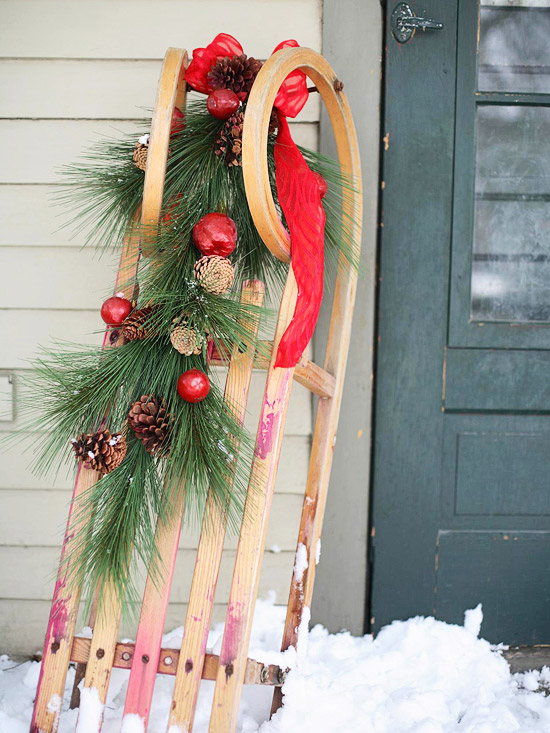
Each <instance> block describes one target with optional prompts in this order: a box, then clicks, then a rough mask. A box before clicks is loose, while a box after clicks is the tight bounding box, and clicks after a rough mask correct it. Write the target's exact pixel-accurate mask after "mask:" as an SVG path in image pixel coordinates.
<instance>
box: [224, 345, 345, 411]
mask: <svg viewBox="0 0 550 733" xmlns="http://www.w3.org/2000/svg"><path fill="white" fill-rule="evenodd" d="M272 350H273V341H261V342H260V348H259V352H260V353H259V354H257V355H256V358H255V359H254V369H267V368H268V367H269V360H270V358H271V357H270V356H268V355H270V354H271V352H272ZM210 363H211V364H212V366H224V365H225V363H226V360H224V359H223V358H222V357H221V356H220V354H218V353H217V352H214V355H213V357H212V360H211V362H210ZM294 380H295V381H296V382H298V384H301V385H303V386H304V387H306V388H307V389H309V390H310V392H313V394H316V395H317V396H318V397H324V398H326V397H332V395H333V394H334V390H335V384H336V379H335V378H334V377H333V376H332V374H329V373H328V372H327V371H325V369H323V368H322V367H320V366H318V365H317V364H315V363H314V362H313V361H310V360H309V359H307V358H306V357H305V356H304V357H302V358H301V359H300V361H299V362H298V364H297V365H296V367H295V368H294Z"/></svg>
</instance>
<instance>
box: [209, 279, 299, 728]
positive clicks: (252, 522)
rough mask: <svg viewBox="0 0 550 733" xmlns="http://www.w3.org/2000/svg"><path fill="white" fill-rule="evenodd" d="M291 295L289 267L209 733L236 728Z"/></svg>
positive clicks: (284, 378) (271, 478)
mask: <svg viewBox="0 0 550 733" xmlns="http://www.w3.org/2000/svg"><path fill="white" fill-rule="evenodd" d="M296 295H297V287H296V280H295V278H294V273H293V271H292V267H290V269H289V273H288V277H287V281H286V285H285V289H284V292H283V297H282V299H281V305H280V308H279V317H278V320H277V328H276V331H275V339H274V343H273V346H274V348H273V353H272V355H271V363H270V365H269V369H268V372H267V380H266V386H265V392H264V398H263V404H262V409H261V412H260V420H259V424H258V434H257V437H256V448H255V453H254V459H253V461H252V469H251V472H250V482H249V488H248V494H247V500H246V505H245V510H244V518H243V523H242V525H241V533H240V536H239V542H238V545H237V552H236V557H235V566H234V569H233V580H232V582H231V590H230V593H229V601H228V609H227V617H226V621H225V629H224V634H223V640H222V647H221V651H220V665H219V668H218V676H217V679H216V689H215V691H214V701H213V704H212V715H211V718H210V731H211V733H221V731H233V730H234V729H235V728H236V725H237V715H238V710H239V702H240V698H241V692H242V685H243V683H244V676H245V671H246V663H247V654H248V643H249V640H250V632H251V629H252V619H253V615H254V604H255V602H256V597H257V595H258V583H259V580H260V569H261V563H262V556H263V551H264V547H265V539H266V535H267V526H268V522H269V513H270V509H271V501H272V498H273V489H274V486H275V478H276V475H277V465H278V461H279V455H280V451H281V444H282V439H283V433H284V427H285V420H286V414H287V410H288V403H289V399H290V392H291V388H292V373H293V371H294V370H293V369H281V368H277V369H276V368H275V358H276V356H277V347H278V344H279V342H280V340H281V338H282V336H283V333H284V332H285V330H286V328H287V326H288V325H289V323H290V321H291V319H292V315H293V313H294V307H295V305H296Z"/></svg>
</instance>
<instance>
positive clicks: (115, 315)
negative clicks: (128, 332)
mask: <svg viewBox="0 0 550 733" xmlns="http://www.w3.org/2000/svg"><path fill="white" fill-rule="evenodd" d="M132 310H133V308H132V304H131V303H130V301H129V300H127V299H126V298H125V297H124V293H117V294H116V295H113V297H112V298H107V300H106V301H105V303H103V305H102V306H101V317H102V318H103V320H104V321H105V323H106V324H107V325H108V326H122V324H123V322H124V321H125V320H126V318H127V317H128V316H129V315H130V313H131V312H132Z"/></svg>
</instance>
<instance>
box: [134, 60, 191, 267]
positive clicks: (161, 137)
mask: <svg viewBox="0 0 550 733" xmlns="http://www.w3.org/2000/svg"><path fill="white" fill-rule="evenodd" d="M186 67H187V52H186V51H183V50H182V49H180V48H169V49H168V51H167V52H166V55H165V57H164V62H163V65H162V69H161V72H160V80H159V85H158V88H157V98H156V100H155V107H154V109H153V117H152V119H151V136H150V138H149V151H148V153H147V166H146V169H145V181H144V184H143V205H142V225H143V245H142V246H143V254H144V255H145V256H147V257H148V256H149V255H150V254H151V251H150V247H149V244H148V243H149V242H150V241H154V239H155V237H156V235H157V227H158V224H159V218H160V211H161V208H162V197H163V193H164V178H165V176H166V161H167V160H168V145H169V143H170V133H171V124H172V113H173V111H174V107H177V108H178V109H183V108H184V107H185V94H186V84H185V79H184V74H185V69H186Z"/></svg>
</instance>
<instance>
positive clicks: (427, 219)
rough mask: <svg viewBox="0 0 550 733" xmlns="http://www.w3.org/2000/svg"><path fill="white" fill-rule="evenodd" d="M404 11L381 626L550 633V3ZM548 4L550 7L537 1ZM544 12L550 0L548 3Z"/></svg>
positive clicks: (383, 460) (385, 243)
mask: <svg viewBox="0 0 550 733" xmlns="http://www.w3.org/2000/svg"><path fill="white" fill-rule="evenodd" d="M395 5H396V3H394V2H388V4H387V11H386V12H387V17H388V23H387V36H386V39H385V48H386V72H385V122H384V135H385V137H384V152H383V156H384V158H383V195H382V217H381V218H382V229H381V247H380V270H379V276H380V282H379V303H378V334H379V338H378V350H377V368H376V401H375V443H374V464H373V465H374V468H373V481H374V483H373V528H372V536H373V542H372V553H371V562H372V576H371V577H372V593H371V599H370V609H371V617H372V618H371V621H372V626H373V628H374V629H375V630H376V629H378V628H380V627H381V626H382V625H384V624H386V623H388V622H390V621H391V620H393V619H396V618H407V617H410V616H412V615H416V614H423V615H432V614H434V615H435V616H436V617H437V618H440V619H442V620H445V621H450V622H454V623H461V622H462V620H463V614H464V611H465V610H466V609H468V608H471V607H472V606H474V605H476V604H477V603H478V602H480V601H481V602H482V603H483V610H484V615H485V619H484V623H483V627H482V633H483V635H484V636H485V637H486V638H488V639H490V640H491V641H494V642H499V641H505V642H508V643H528V644H532V643H541V642H549V641H550V570H549V568H550V216H549V211H550V208H549V207H550V42H549V40H548V39H550V8H549V7H548V5H549V4H548V3H541V2H540V1H539V2H536V3H535V2H532V3H530V2H527V1H526V0H522V1H521V2H520V1H519V0H516V2H510V1H509V0H506V2H502V0H486V2H482V7H481V8H480V7H479V5H478V3H477V2H476V1H475V0H445V2H441V0H425V2H423V3H422V4H420V3H417V2H412V3H411V7H412V8H413V10H414V11H415V12H416V14H417V15H422V16H425V17H430V18H433V19H435V20H437V21H440V22H442V23H443V24H444V28H443V30H437V31H436V30H432V31H426V32H422V31H417V32H416V35H415V36H414V37H413V38H412V39H411V40H410V41H409V42H408V43H405V44H401V45H400V44H399V43H397V42H396V41H395V39H394V38H393V37H392V34H391V27H390V16H391V13H392V11H393V9H394V7H395ZM534 6H538V7H534ZM541 6H546V7H541Z"/></svg>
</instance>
